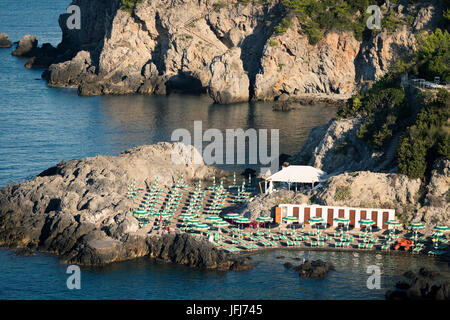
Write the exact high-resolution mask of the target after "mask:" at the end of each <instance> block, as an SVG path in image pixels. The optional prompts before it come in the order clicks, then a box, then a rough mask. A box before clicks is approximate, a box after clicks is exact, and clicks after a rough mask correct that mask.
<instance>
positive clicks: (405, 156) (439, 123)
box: [397, 89, 450, 178]
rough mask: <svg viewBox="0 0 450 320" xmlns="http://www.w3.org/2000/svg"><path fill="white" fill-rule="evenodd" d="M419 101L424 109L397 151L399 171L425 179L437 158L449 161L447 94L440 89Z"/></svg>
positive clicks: (449, 129) (449, 125)
mask: <svg viewBox="0 0 450 320" xmlns="http://www.w3.org/2000/svg"><path fill="white" fill-rule="evenodd" d="M421 98H422V99H423V105H424V107H423V108H422V110H421V111H420V112H419V114H418V115H417V118H416V121H415V123H414V125H412V126H410V127H408V128H407V130H406V131H405V133H404V134H403V136H402V138H401V139H400V142H399V145H398V148H397V162H398V168H399V171H400V172H401V173H404V174H407V175H408V176H409V177H411V178H423V177H425V176H426V174H428V173H429V172H430V171H431V165H432V164H433V162H434V161H435V160H436V159H437V158H438V157H442V156H444V157H447V158H450V123H449V122H448V120H449V118H450V93H449V92H448V91H447V90H445V89H441V90H440V91H439V92H438V93H437V94H436V95H433V94H431V93H429V94H424V95H423V96H422V97H421Z"/></svg>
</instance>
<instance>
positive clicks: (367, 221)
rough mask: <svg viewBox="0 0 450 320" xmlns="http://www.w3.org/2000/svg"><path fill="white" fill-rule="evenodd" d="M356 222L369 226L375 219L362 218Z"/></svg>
mask: <svg viewBox="0 0 450 320" xmlns="http://www.w3.org/2000/svg"><path fill="white" fill-rule="evenodd" d="M358 222H359V224H362V225H366V226H370V225H372V224H374V223H375V221H373V220H370V219H362V220H359V221H358Z"/></svg>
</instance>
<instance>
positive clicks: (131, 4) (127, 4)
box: [120, 0, 142, 14]
mask: <svg viewBox="0 0 450 320" xmlns="http://www.w3.org/2000/svg"><path fill="white" fill-rule="evenodd" d="M140 2H142V0H122V7H121V8H120V9H121V10H122V11H125V12H128V13H129V14H133V12H134V9H135V8H136V5H137V4H138V3H140Z"/></svg>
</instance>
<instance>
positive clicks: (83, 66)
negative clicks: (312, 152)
mask: <svg viewBox="0 0 450 320" xmlns="http://www.w3.org/2000/svg"><path fill="white" fill-rule="evenodd" d="M71 4H72V5H77V6H79V7H80V9H81V11H82V12H83V13H84V14H83V15H82V17H81V25H82V26H83V28H82V29H81V30H76V29H69V28H68V27H67V24H66V20H67V19H68V17H69V16H70V15H69V14H62V15H61V16H60V19H59V24H60V27H61V30H62V34H63V37H62V42H61V43H60V44H59V45H58V46H57V48H54V47H52V46H51V45H49V44H44V45H43V46H42V47H38V46H37V41H36V39H35V37H34V38H33V36H29V35H28V36H25V37H24V38H23V39H22V40H21V41H20V42H19V45H18V46H19V49H18V50H16V51H15V52H16V53H15V54H16V55H18V56H23V57H28V58H29V61H28V62H27V64H26V66H27V67H28V68H45V69H46V71H45V72H44V74H43V76H44V78H45V79H46V80H47V83H48V85H49V86H62V87H77V88H78V92H79V94H80V95H106V94H115V95H120V94H132V93H139V94H156V95H166V94H170V93H171V92H180V91H181V92H188V93H208V94H209V95H210V96H211V98H212V99H213V100H214V101H215V102H216V103H221V104H229V103H234V102H245V101H260V100H262V101H266V100H269V101H280V102H282V101H303V102H304V101H310V102H311V101H314V102H317V101H324V100H325V101H328V102H330V103H333V102H334V101H343V100H345V99H347V98H348V97H350V96H351V95H352V94H353V93H355V92H356V91H358V90H359V89H360V88H362V87H365V86H366V85H367V84H368V83H370V82H372V81H375V80H377V79H379V78H380V77H381V76H382V75H383V74H385V73H386V72H387V70H388V69H389V67H390V66H391V65H392V64H393V63H394V62H395V61H396V60H397V59H398V58H399V57H400V56H401V55H404V54H405V53H408V52H411V51H412V50H414V48H415V45H416V40H415V37H414V35H415V34H417V33H419V32H421V31H424V30H430V29H432V28H433V27H434V26H435V25H436V23H437V22H436V21H437V17H438V16H439V14H440V13H439V10H440V9H439V5H436V3H434V2H431V3H429V4H428V5H427V6H424V7H418V6H416V5H415V4H414V5H409V6H406V7H405V6H402V5H394V7H395V8H394V10H393V11H392V12H394V13H395V14H396V15H398V16H399V17H402V16H404V15H405V14H412V13H413V12H415V11H418V13H417V16H416V18H415V19H414V20H413V21H412V22H411V25H410V26H402V27H400V28H398V29H397V30H395V32H388V31H383V32H380V33H378V34H376V35H374V36H372V37H371V38H370V39H368V40H364V41H358V40H356V39H355V37H354V35H353V33H352V32H334V31H333V32H328V33H327V34H326V35H325V36H324V38H323V39H322V40H321V41H319V42H318V43H317V44H315V45H310V44H309V43H308V39H307V37H305V36H303V35H301V34H299V32H297V31H298V28H299V22H298V21H297V18H296V17H295V16H289V19H291V26H290V27H289V28H287V30H286V31H285V32H283V33H280V32H277V31H276V27H277V26H278V25H279V23H280V21H281V20H282V19H283V18H284V17H287V16H288V10H287V8H286V7H284V5H283V4H282V3H281V2H275V3H265V4H261V3H243V2H239V1H238V2H234V1H232V2H231V3H227V4H225V5H223V6H219V7H218V6H217V4H216V3H213V2H210V1H207V0H201V1H194V0H184V1H178V2H177V3H176V4H172V5H170V4H168V3H166V2H164V1H162V0H158V1H150V0H143V1H141V2H140V3H138V4H137V5H136V7H135V8H134V11H133V12H132V14H130V13H129V12H125V11H124V10H121V1H120V0H113V1H108V2H104V1H101V0H93V1H85V0H73V1H72V3H71ZM418 19H420V21H419V20H418ZM20 48H25V49H26V50H24V52H21V49H20Z"/></svg>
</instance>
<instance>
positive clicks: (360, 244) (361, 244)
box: [358, 242, 366, 249]
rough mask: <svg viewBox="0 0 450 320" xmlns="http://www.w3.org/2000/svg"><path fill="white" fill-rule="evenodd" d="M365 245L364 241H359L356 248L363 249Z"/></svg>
mask: <svg viewBox="0 0 450 320" xmlns="http://www.w3.org/2000/svg"><path fill="white" fill-rule="evenodd" d="M365 247H366V244H365V243H364V242H361V243H359V244H358V249H364V248H365Z"/></svg>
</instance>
